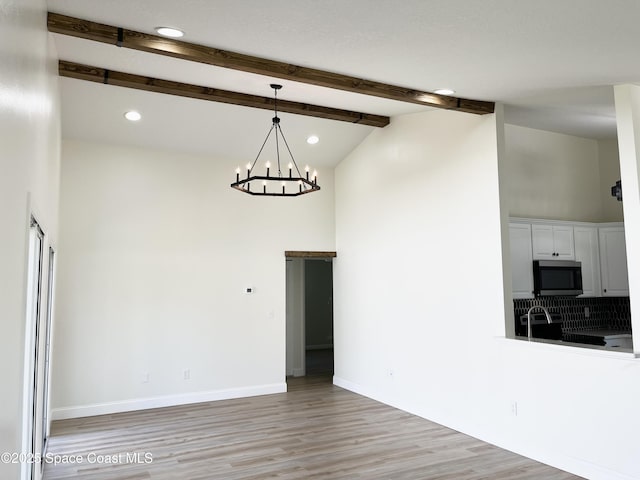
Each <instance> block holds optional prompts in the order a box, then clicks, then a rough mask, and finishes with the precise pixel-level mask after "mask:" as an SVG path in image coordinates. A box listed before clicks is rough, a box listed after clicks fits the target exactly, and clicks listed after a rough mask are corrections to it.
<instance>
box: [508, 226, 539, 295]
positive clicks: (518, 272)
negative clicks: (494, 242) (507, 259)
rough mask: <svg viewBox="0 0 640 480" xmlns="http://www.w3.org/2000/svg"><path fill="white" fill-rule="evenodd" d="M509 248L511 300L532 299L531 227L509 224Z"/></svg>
mask: <svg viewBox="0 0 640 480" xmlns="http://www.w3.org/2000/svg"><path fill="white" fill-rule="evenodd" d="M509 245H510V248H511V287H512V293H513V298H533V259H532V257H531V251H532V250H531V225H529V224H527V223H511V224H509Z"/></svg>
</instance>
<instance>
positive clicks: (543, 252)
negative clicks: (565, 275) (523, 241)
mask: <svg viewBox="0 0 640 480" xmlns="http://www.w3.org/2000/svg"><path fill="white" fill-rule="evenodd" d="M531 236H532V241H533V259H534V260H574V259H575V251H574V243H573V227H572V226H570V225H545V224H537V223H534V224H533V225H531Z"/></svg>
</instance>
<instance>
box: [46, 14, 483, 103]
mask: <svg viewBox="0 0 640 480" xmlns="http://www.w3.org/2000/svg"><path fill="white" fill-rule="evenodd" d="M48 26H49V31H50V32H54V33H60V34H63V35H70V36H73V37H79V38H84V39H87V40H93V41H96V42H102V43H109V44H112V45H118V46H121V47H126V48H131V49H134V50H141V51H144V52H150V53H156V54H159V55H165V56H170V57H175V58H179V59H182V60H188V61H192V62H199V63H206V64H208V65H215V66H218V67H224V68H230V69H234V70H241V71H244V72H250V73H257V74H260V75H266V76H271V77H276V78H281V79H285V80H291V81H294V82H301V83H308V84H311V85H319V86H322V87H328V88H333V89H337V90H345V91H348V92H354V93H360V94H363V95H370V96H374V97H381V98H387V99H390V100H397V101H401V102H410V103H416V104H419V105H424V106H429V107H437V108H445V109H449V110H459V111H463V112H468V113H476V114H486V113H492V112H493V110H494V103H493V102H485V101H480V100H469V99H464V98H458V97H450V96H446V95H438V94H436V93H431V92H421V91H418V90H413V89H408V88H404V87H399V86H395V85H388V84H385V83H380V82H374V81H371V80H365V79H362V78H357V77H351V76H348V75H341V74H338V73H332V72H326V71H323V70H318V69H315V68H308V67H301V66H298V65H292V64H288V63H284V62H278V61H275V60H269V59H265V58H260V57H254V56H251V55H244V54H241V53H235V52H230V51H228V50H220V49H217V48H213V47H207V46H204V45H197V44H195V43H188V42H183V41H180V40H175V39H171V38H165V37H160V36H157V35H150V34H147V33H141V32H136V31H133V30H127V29H122V28H118V27H113V26H111V25H104V24H101V23H95V22H91V21H89V20H83V19H79V18H74V17H68V16H65V15H60V14H57V13H51V12H49V15H48Z"/></svg>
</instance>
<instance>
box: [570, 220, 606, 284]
mask: <svg viewBox="0 0 640 480" xmlns="http://www.w3.org/2000/svg"><path fill="white" fill-rule="evenodd" d="M573 239H574V242H575V254H576V260H577V261H578V262H581V263H582V291H583V292H584V293H583V294H582V295H581V296H582V297H600V296H601V295H602V288H601V287H600V259H599V254H598V229H597V228H596V227H582V226H580V227H578V226H576V227H574V228H573Z"/></svg>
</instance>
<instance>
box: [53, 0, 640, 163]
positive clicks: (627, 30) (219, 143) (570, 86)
mask: <svg viewBox="0 0 640 480" xmlns="http://www.w3.org/2000/svg"><path fill="white" fill-rule="evenodd" d="M48 7H49V11H50V12H55V13H57V14H62V15H67V16H71V17H76V18H80V19H86V20H90V21H92V22H97V23H101V24H106V25H111V26H114V27H122V28H123V29H128V30H133V31H137V32H142V33H146V34H154V35H155V31H154V28H155V27H158V26H172V27H177V28H180V29H182V30H184V31H185V36H184V37H183V38H182V39H181V40H183V41H185V42H190V43H195V44H200V45H204V46H208V47H213V48H217V49H222V50H227V51H231V52H237V53H240V54H244V55H251V56H257V57H262V58H265V59H270V60H275V61H279V62H284V63H286V64H292V65H297V66H300V67H307V68H314V69H319V70H324V71H327V72H332V73H334V74H342V75H347V76H351V77H357V78H360V79H365V80H370V81H373V82H380V83H385V84H390V85H393V86H397V87H403V88H404V89H407V90H412V91H413V90H415V91H418V92H433V91H435V90H436V89H439V88H451V89H454V90H455V92H456V93H455V94H453V96H454V97H456V98H462V99H472V100H478V101H486V102H493V101H496V102H502V103H504V104H505V114H506V119H507V121H508V122H510V123H515V124H519V125H525V126H531V127H534V128H541V129H547V130H552V131H558V132H562V133H568V134H574V135H580V136H585V137H592V138H608V137H609V138H610V137H614V136H615V113H614V109H613V90H612V85H615V84H620V83H636V82H638V81H640V64H639V63H638V62H636V61H635V53H636V52H635V48H636V46H637V45H639V44H640V29H638V28H637V26H636V21H637V19H638V18H640V2H637V1H635V0H610V1H607V2H599V1H584V0H555V1H551V0H541V1H535V2H533V1H531V2H524V1H518V2H516V1H513V0H483V1H481V2H479V1H477V0H402V1H395V0H349V1H344V0H322V1H320V0H295V1H286V0H272V1H270V2H265V1H264V0H242V1H238V0H182V1H179V2H178V1H169V0H136V1H130V0H109V1H103V0H48ZM53 36H54V38H55V44H56V49H57V52H58V56H59V58H60V59H61V60H64V61H68V62H74V63H79V64H84V65H90V66H94V67H99V68H101V69H109V70H110V71H115V72H126V73H128V74H133V75H137V76H142V77H153V78H156V79H163V80H169V81H172V82H178V83H182V84H189V85H198V86H203V87H210V88H211V89H216V90H223V91H232V92H238V93H242V94H248V95H252V96H258V97H270V96H271V95H272V91H271V89H270V87H269V84H270V83H274V81H275V83H280V84H282V85H284V88H283V90H281V92H280V93H279V98H280V99H282V100H287V101H291V102H299V103H302V104H310V105H316V106H321V107H330V108H333V109H340V110H348V111H353V112H362V113H365V114H370V115H375V116H389V117H393V116H394V115H399V114H404V113H411V112H419V111H425V110H429V109H430V108H433V107H430V106H428V105H426V106H425V105H419V104H416V103H411V102H404V101H397V100H390V99H386V98H379V97H375V96H369V95H363V94H360V93H352V92H347V91H343V90H336V89H331V88H327V87H325V86H317V85H310V84H308V83H300V82H297V81H294V80H292V79H282V78H276V77H275V76H273V75H269V74H256V73H248V72H242V71H238V70H230V69H226V68H222V67H219V66H212V65H207V64H204V63H195V62H190V61H186V60H182V59H177V58H169V57H166V56H162V55H157V54H153V53H148V52H142V51H138V50H134V49H130V48H118V47H117V46H115V45H110V44H105V43H99V42H95V41H91V40H86V39H82V38H75V37H72V36H68V35H63V34H59V33H54V34H53ZM61 91H62V114H63V127H62V128H63V136H64V137H67V138H76V139H86V140H92V141H99V142H110V143H124V144H130V145H139V146H145V147H155V148H163V149H171V150H181V151H187V152H194V153H199V154H206V155H211V156H212V157H215V158H220V159H229V162H230V164H234V163H235V162H243V163H245V162H246V161H247V160H253V158H254V157H255V155H256V153H257V150H258V148H259V147H260V144H261V141H262V139H263V138H264V135H265V134H266V132H267V130H268V128H269V126H270V123H271V117H272V116H273V114H272V112H270V111H268V110H264V109H257V108H251V107H245V106H237V105H230V104H225V103H216V102H208V101H203V100H198V99H192V98H183V97H179V96H175V95H165V94H160V93H153V92H148V91H140V90H135V89H130V88H125V87H122V86H117V85H105V84H102V83H96V82H87V81H84V80H79V79H76V78H61ZM131 109H135V110H138V111H140V112H141V113H142V115H143V118H142V120H141V121H140V122H137V123H135V124H132V123H130V122H127V121H126V120H124V118H123V113H124V112H125V111H127V110H131ZM281 117H282V128H283V130H284V131H285V133H286V134H287V140H288V141H289V143H290V145H291V148H292V150H293V151H294V154H295V155H296V159H298V160H301V161H302V162H303V163H311V164H313V165H317V166H322V165H325V166H330V165H335V164H336V163H338V162H339V161H340V160H341V159H342V158H343V157H344V156H345V155H346V154H348V152H349V151H350V150H351V149H352V148H353V147H354V146H355V145H357V144H358V143H359V142H360V141H362V139H363V138H364V137H365V136H366V135H368V134H369V133H370V132H371V131H372V130H374V129H375V128H379V127H375V126H369V125H363V124H359V123H348V122H343V121H336V120H329V119H323V118H314V117H310V116H306V115H305V116H301V115H294V114H289V113H283V114H282V115H281ZM310 134H316V135H318V136H319V137H320V142H319V143H318V144H316V145H308V144H307V143H306V142H305V139H306V137H307V136H308V135H310Z"/></svg>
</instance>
